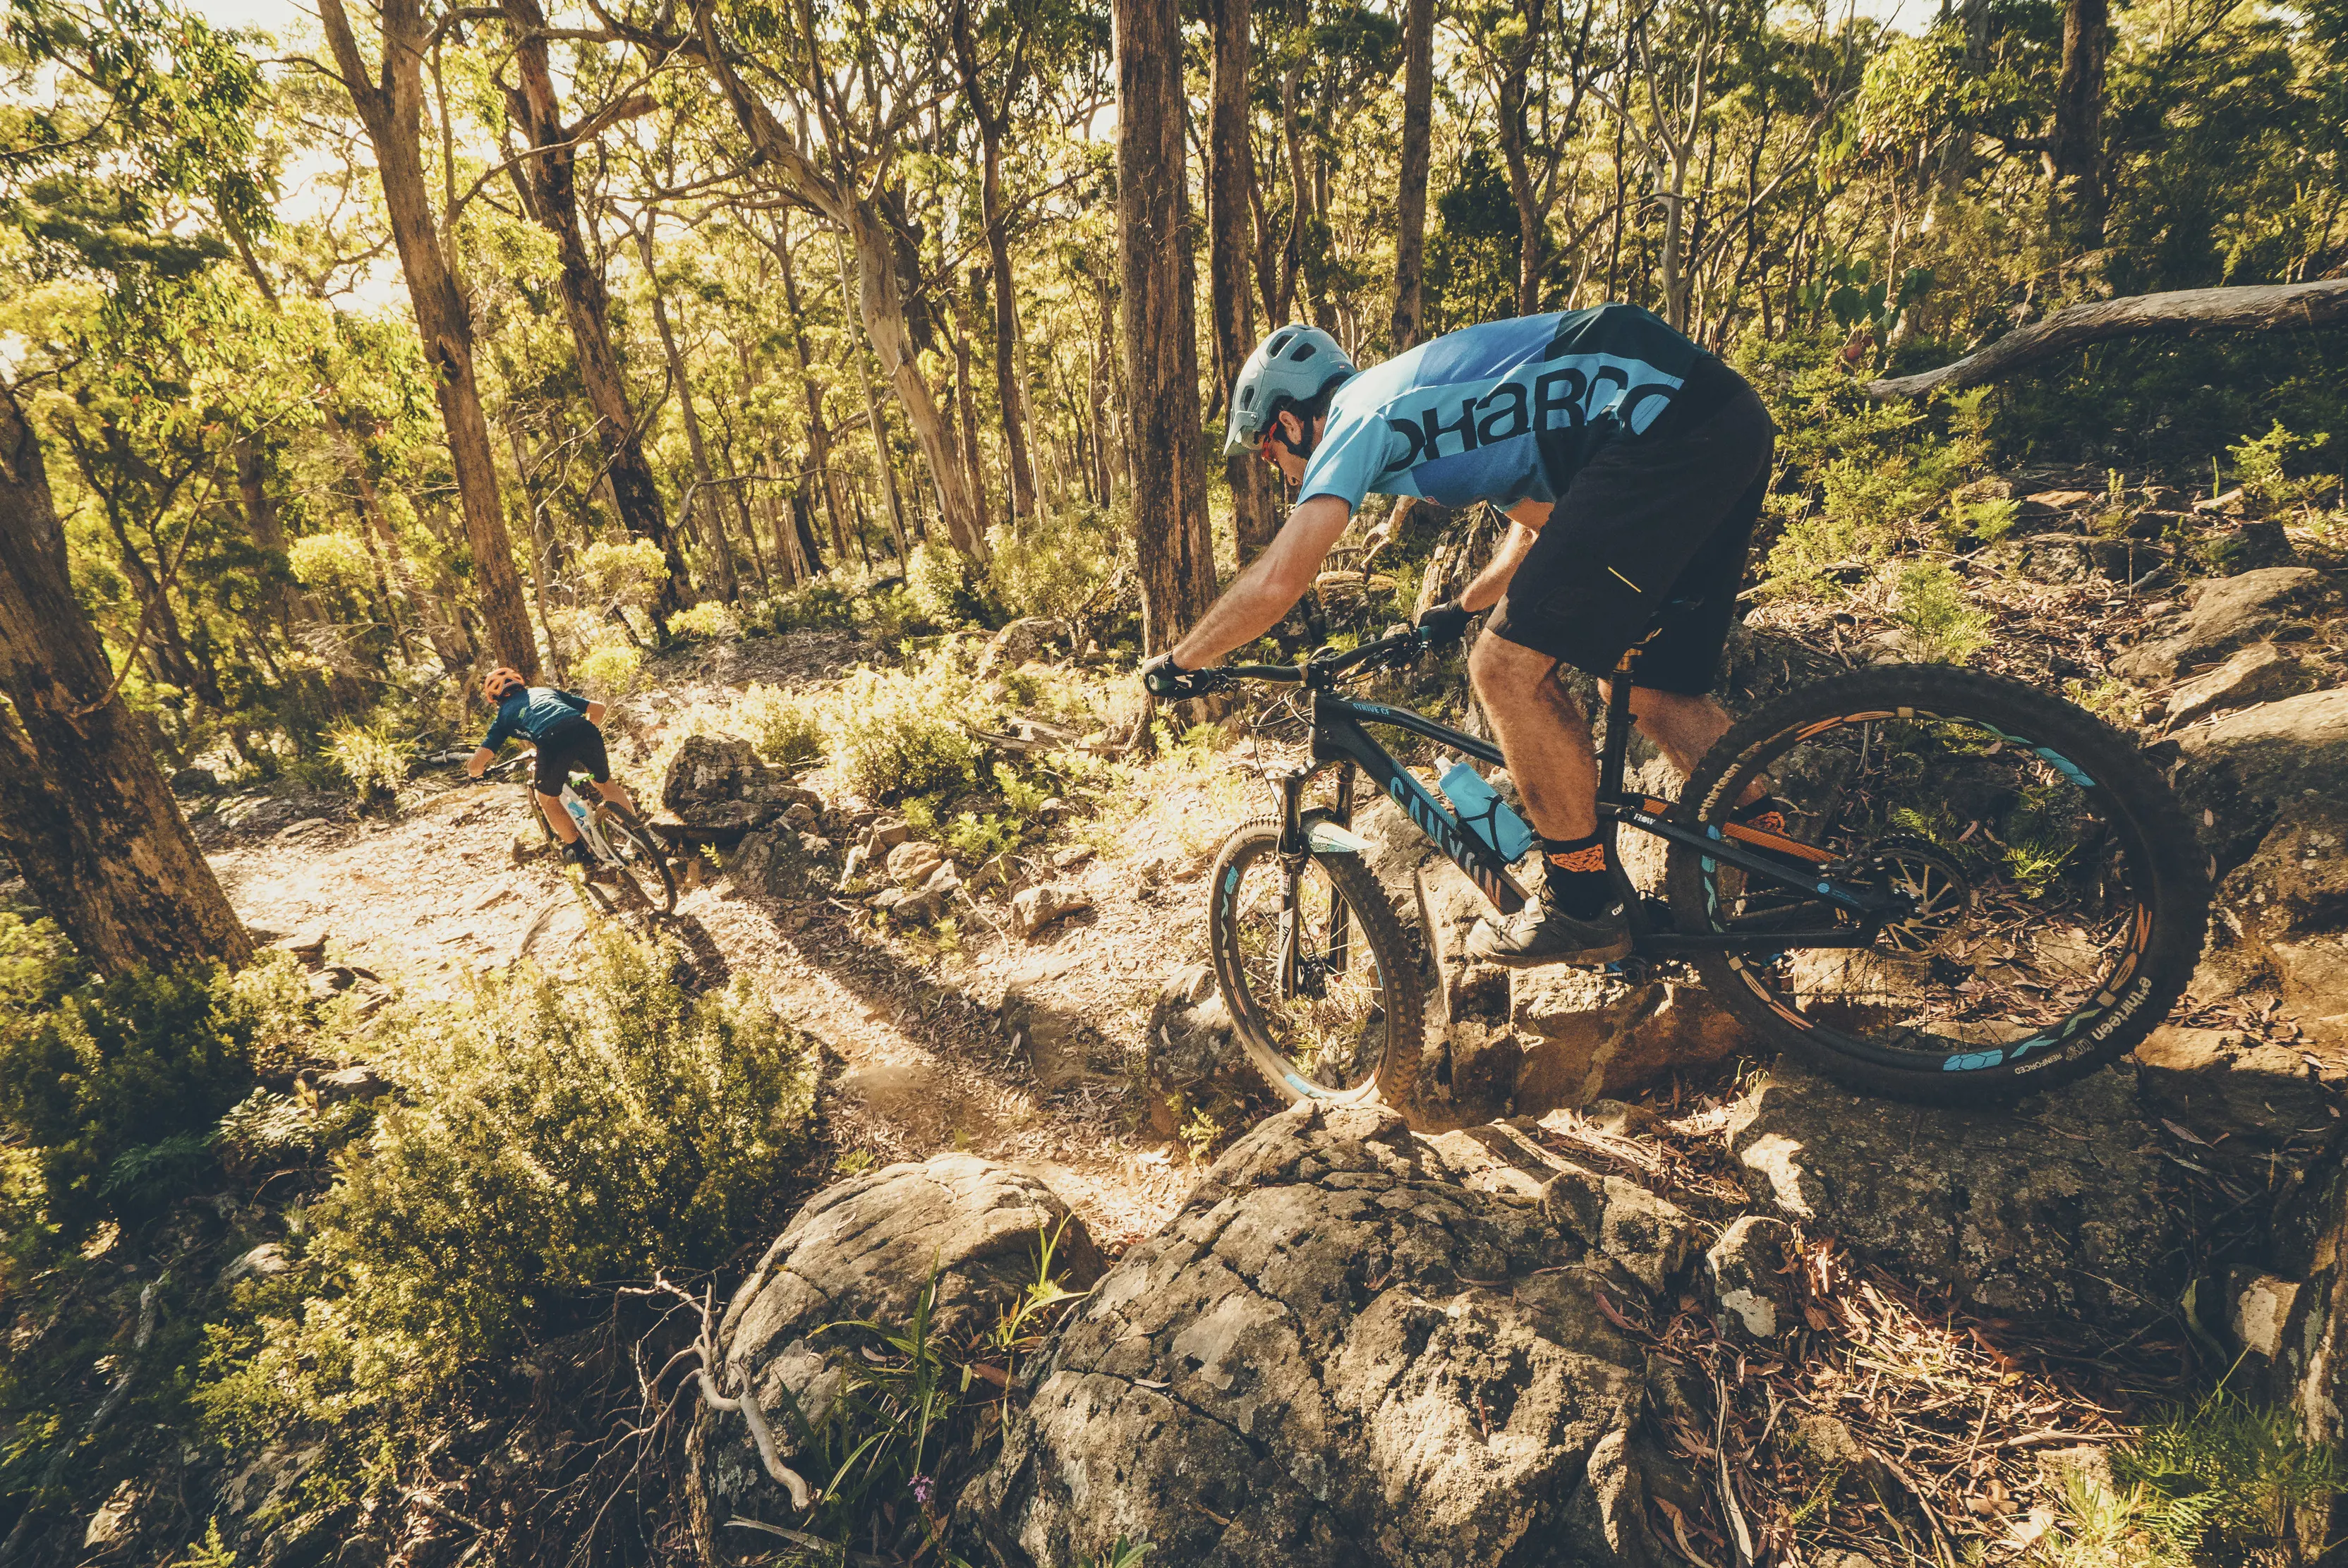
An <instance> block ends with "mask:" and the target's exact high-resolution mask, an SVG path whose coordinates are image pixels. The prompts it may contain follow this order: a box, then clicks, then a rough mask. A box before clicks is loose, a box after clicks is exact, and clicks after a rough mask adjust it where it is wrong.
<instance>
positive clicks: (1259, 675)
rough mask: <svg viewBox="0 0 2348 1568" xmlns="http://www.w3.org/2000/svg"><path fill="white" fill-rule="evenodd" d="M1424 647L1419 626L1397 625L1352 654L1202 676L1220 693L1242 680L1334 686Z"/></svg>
mask: <svg viewBox="0 0 2348 1568" xmlns="http://www.w3.org/2000/svg"><path fill="white" fill-rule="evenodd" d="M1423 646H1425V644H1424V642H1423V641H1421V639H1420V637H1419V633H1418V630H1417V629H1416V627H1410V626H1398V627H1395V628H1394V629H1393V630H1389V631H1388V632H1387V633H1386V634H1385V636H1384V637H1381V638H1379V639H1378V640H1377V641H1375V642H1365V643H1364V644H1362V646H1360V647H1359V648H1356V649H1354V651H1351V652H1349V653H1333V652H1331V651H1329V650H1328V649H1326V648H1322V649H1317V650H1315V651H1313V653H1311V654H1310V655H1308V656H1307V657H1306V658H1305V659H1304V661H1303V662H1302V663H1299V664H1219V665H1215V666H1212V667H1210V668H1209V669H1206V670H1201V671H1199V674H1200V676H1201V677H1207V678H1208V679H1207V680H1206V681H1205V682H1204V684H1206V686H1207V687H1208V689H1209V690H1210V691H1218V692H1220V691H1227V690H1229V689H1230V688H1231V687H1233V686H1236V685H1238V684H1239V683H1240V682H1242V681H1262V682H1272V683H1274V684H1280V685H1289V686H1299V685H1302V686H1313V687H1325V686H1330V685H1334V684H1335V682H1336V680H1337V678H1338V677H1339V676H1340V675H1343V674H1345V673H1346V672H1347V671H1353V670H1358V669H1361V668H1362V667H1363V666H1365V665H1368V664H1373V663H1378V664H1388V663H1394V662H1396V661H1399V660H1400V659H1402V658H1404V657H1406V656H1407V655H1409V654H1412V653H1416V652H1417V651H1419V649H1420V648H1421V647H1423Z"/></svg>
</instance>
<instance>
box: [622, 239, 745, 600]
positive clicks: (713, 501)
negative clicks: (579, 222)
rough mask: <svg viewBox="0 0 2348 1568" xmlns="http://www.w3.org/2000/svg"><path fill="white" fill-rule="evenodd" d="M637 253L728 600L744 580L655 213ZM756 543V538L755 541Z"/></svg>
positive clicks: (712, 551) (719, 587)
mask: <svg viewBox="0 0 2348 1568" xmlns="http://www.w3.org/2000/svg"><path fill="white" fill-rule="evenodd" d="M636 255H637V257H638V258H639V259H640V260H641V261H643V262H644V285H645V287H647V288H648V289H650V290H651V291H652V296H653V330H654V331H655V332H657V333H659V334H660V342H661V353H662V354H664V355H665V356H666V357H667V359H668V373H669V375H670V378H671V379H673V380H674V381H675V383H676V396H677V405H678V407H679V408H680V409H681V410H682V411H683V413H684V415H685V449H686V450H687V451H689V452H690V453H692V454H693V478H694V483H695V485H697V486H699V487H700V489H699V492H698V497H699V499H700V502H701V520H702V521H703V522H704V523H705V524H707V525H708V528H709V544H710V555H711V556H712V557H713V558H714V559H713V564H714V565H715V566H716V569H717V592H718V595H719V597H721V598H723V599H724V600H726V602H727V603H729V604H730V603H732V602H733V601H734V600H737V599H739V598H741V597H742V583H741V578H740V576H739V574H738V573H736V570H735V569H734V542H733V541H732V540H731V539H729V538H726V511H725V507H724V505H723V497H720V496H719V495H718V493H717V476H716V474H714V473H712V472H711V471H710V467H709V447H708V444H707V443H706V442H705V441H704V440H703V439H702V435H701V412H700V410H699V409H696V408H695V407H694V405H693V383H692V381H691V380H690V379H689V378H688V377H687V375H686V374H685V355H684V354H682V353H680V352H679V351H678V349H677V346H676V329H675V327H673V326H671V325H670V324H669V319H668V302H667V301H666V300H665V299H664V298H663V297H662V295H661V286H660V273H659V271H658V269H657V268H656V267H655V265H654V260H653V217H652V215H651V214H650V213H649V212H647V213H646V214H645V215H644V228H643V229H641V230H639V231H636ZM754 544H755V541H754Z"/></svg>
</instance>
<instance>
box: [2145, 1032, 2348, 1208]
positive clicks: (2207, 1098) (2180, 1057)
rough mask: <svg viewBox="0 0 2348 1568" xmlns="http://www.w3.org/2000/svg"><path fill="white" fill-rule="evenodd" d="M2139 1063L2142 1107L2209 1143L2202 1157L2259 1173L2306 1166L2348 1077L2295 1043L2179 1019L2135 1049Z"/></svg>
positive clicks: (2327, 1131) (2324, 1137)
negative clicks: (2187, 1023) (2198, 1026)
mask: <svg viewBox="0 0 2348 1568" xmlns="http://www.w3.org/2000/svg"><path fill="white" fill-rule="evenodd" d="M2136 1068H2137V1086H2138V1089H2139V1091H2140V1092H2141V1095H2142V1098H2143V1101H2144V1104H2145V1107H2146V1109H2147V1110H2148V1111H2150V1112H2152V1113H2153V1114H2154V1115H2156V1116H2157V1117H2159V1118H2160V1119H2161V1120H2163V1121H2165V1122H2170V1123H2171V1124H2173V1125H2175V1126H2178V1127H2181V1128H2183V1129H2184V1130H2185V1131H2186V1132H2188V1133H2189V1134H2191V1135H2192V1136H2194V1137H2196V1138H2199V1140H2201V1142H2202V1143H2205V1144H2207V1145H2209V1153H2208V1154H2207V1155H2206V1156H2205V1157H2206V1158H2208V1159H2210V1160H2215V1161H2218V1162H2220V1163H2229V1164H2234V1165H2252V1166H2256V1167H2258V1168H2259V1171H2260V1174H2261V1175H2263V1174H2266V1173H2268V1172H2270V1171H2271V1170H2272V1169H2273V1168H2274V1167H2275V1166H2276V1165H2277V1164H2278V1163H2280V1164H2281V1166H2283V1167H2285V1168H2295V1167H2297V1166H2300V1165H2303V1164H2305V1163H2307V1162H2308V1160H2309V1159H2310V1158H2311V1157H2312V1156H2313V1155H2314V1154H2315V1153H2317V1152H2318V1151H2319V1150H2320V1149H2321V1148H2322V1146H2323V1145H2324V1144H2326V1143H2330V1142H2331V1141H2332V1137H2333V1132H2334V1130H2335V1129H2336V1128H2337V1126H2338V1123H2337V1122H2334V1121H2333V1115H2332V1108H2333V1105H2334V1104H2336V1103H2337V1102H2338V1101H2339V1095H2340V1089H2341V1086H2342V1081H2343V1078H2348V1073H2343V1071H2342V1070H2341V1068H2339V1067H2338V1066H2336V1065H2334V1066H2332V1067H2329V1068H2327V1067H2325V1066H2324V1065H2323V1064H2322V1058H2319V1057H2313V1056H2311V1055H2310V1054H2309V1053H2308V1052H2307V1051H2305V1050H2301V1049H2300V1048H2299V1047H2298V1046H2296V1045H2279V1044H2276V1043H2274V1042H2273V1041H2271V1040H2261V1039H2259V1038H2258V1037H2256V1036H2254V1035H2249V1034H2244V1033H2242V1032H2241V1031H2240V1030H2227V1029H2189V1028H2187V1027H2184V1026H2183V1025H2178V1024H2164V1025H2162V1026H2161V1027H2160V1028H2158V1029H2157V1030H2153V1031H2152V1035H2151V1038H2149V1039H2148V1040H2146V1041H2145V1042H2144V1043H2143V1044H2142V1045H2139V1046H2137V1048H2136Z"/></svg>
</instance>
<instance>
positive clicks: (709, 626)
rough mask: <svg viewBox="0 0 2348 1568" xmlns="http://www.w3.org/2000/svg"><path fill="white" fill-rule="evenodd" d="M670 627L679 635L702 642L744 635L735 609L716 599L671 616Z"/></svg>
mask: <svg viewBox="0 0 2348 1568" xmlns="http://www.w3.org/2000/svg"><path fill="white" fill-rule="evenodd" d="M668 629H669V630H671V631H674V632H675V633H676V634H677V635H678V636H679V637H685V638H691V639H693V640H694V641H700V642H713V641H726V640H728V639H731V638H736V637H739V636H741V635H742V623H741V622H740V621H739V620H736V619H735V616H734V611H733V610H732V609H731V608H730V607H729V606H727V605H726V604H723V603H721V602H719V601H718V600H714V599H706V600H702V601H701V602H700V603H699V604H696V605H694V606H693V607H692V608H690V609H688V610H679V611H678V612H677V613H676V614H675V615H673V616H671V617H669V622H668Z"/></svg>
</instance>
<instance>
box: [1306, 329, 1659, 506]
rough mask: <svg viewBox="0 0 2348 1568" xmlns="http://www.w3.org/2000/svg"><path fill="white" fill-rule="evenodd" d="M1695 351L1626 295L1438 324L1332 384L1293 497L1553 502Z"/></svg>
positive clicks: (1639, 419)
mask: <svg viewBox="0 0 2348 1568" xmlns="http://www.w3.org/2000/svg"><path fill="white" fill-rule="evenodd" d="M1703 353H1704V351H1703V350H1702V349H1699V348H1698V347H1696V345H1695V344H1694V343H1690V342H1689V341H1688V340H1687V339H1686V338H1684V337H1683V336H1682V335H1680V334H1679V333H1676V332H1673V330H1672V329H1671V328H1670V327H1668V326H1666V325H1665V324H1664V323H1663V319H1662V318H1661V317H1659V316H1657V315H1655V314H1654V313H1653V312H1651V311H1645V310H1642V309H1640V308H1639V307H1638V306H1636V305H1599V306H1596V307H1594V308H1592V309H1590V310H1586V311H1565V312H1561V313H1552V314H1549V315H1540V316H1519V317H1516V318H1514V319H1512V320H1509V321H1498V322H1488V323H1483V324H1481V325H1478V326H1471V327H1462V328H1461V329H1460V330H1459V331H1457V332H1455V333H1445V334H1444V335H1443V336H1441V337H1438V338H1434V339H1431V340H1429V341H1428V342H1426V343H1421V344H1419V346H1418V347H1416V348H1415V349H1412V350H1410V351H1409V352H1408V353H1406V354H1397V355H1395V357H1394V358H1392V359H1390V360H1387V361H1386V362H1385V364H1380V365H1377V366H1375V367H1374V368H1372V369H1369V370H1365V371H1363V372H1361V373H1360V374H1357V375H1354V377H1353V378H1352V379H1350V380H1348V381H1347V382H1345V383H1344V384H1343V385H1342V386H1340V387H1338V388H1337V389H1336V391H1335V392H1334V394H1333V395H1331V398H1330V402H1329V423H1328V425H1327V427H1326V429H1325V430H1323V433H1322V436H1321V441H1320V444H1319V445H1318V446H1316V447H1315V448H1314V449H1313V460H1312V462H1311V464H1310V465H1309V466H1307V467H1306V468H1305V470H1304V478H1303V483H1302V484H1301V485H1300V487H1298V490H1297V499H1298V500H1299V501H1308V500H1311V499H1312V498H1313V497H1315V496H1335V497H1338V498H1339V499H1340V500H1343V501H1344V503H1345V504H1346V505H1347V506H1348V507H1359V506H1360V505H1361V504H1362V497H1364V496H1365V495H1369V494H1371V493H1373V492H1375V493H1376V494H1379V495H1385V496H1418V497H1425V498H1426V499H1427V500H1430V501H1434V502H1436V503H1437V504H1439V505H1442V506H1446V507H1464V506H1468V505H1469V504H1471V503H1473V502H1476V501H1490V502H1492V503H1493V504H1494V505H1496V506H1498V507H1503V508H1505V507H1512V506H1514V505H1516V504H1517V503H1518V502H1519V501H1526V500H1531V501H1540V502H1547V503H1554V502H1555V501H1556V500H1557V498H1558V497H1560V495H1562V494H1563V493H1564V492H1565V489H1566V487H1567V486H1568V485H1570V484H1571V483H1572V480H1573V476H1574V475H1575V474H1576V473H1577V472H1578V471H1580V469H1581V466H1582V465H1583V464H1585V463H1587V462H1589V461H1590V459H1591V456H1594V455H1595V454H1596V453H1597V452H1598V450H1599V449H1600V448H1601V446H1605V445H1606V443H1608V442H1609V441H1612V440H1615V439H1617V438H1619V437H1622V436H1625V435H1626V434H1627V435H1630V436H1636V435H1638V434H1639V433H1641V432H1643V431H1644V430H1647V429H1648V428H1650V427H1651V426H1653V424H1654V422H1655V421H1656V419H1657V418H1659V417H1660V416H1661V415H1663V411H1664V410H1665V409H1666V408H1669V407H1670V406H1671V405H1672V400H1673V397H1674V396H1675V395H1677V394H1678V392H1679V390H1680V387H1681V385H1682V384H1684V382H1685V381H1686V379H1687V375H1688V372H1689V370H1690V368H1691V367H1692V366H1694V364H1695V362H1696V361H1697V359H1698V358H1699V357H1700V356H1701V355H1702V354H1703Z"/></svg>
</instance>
